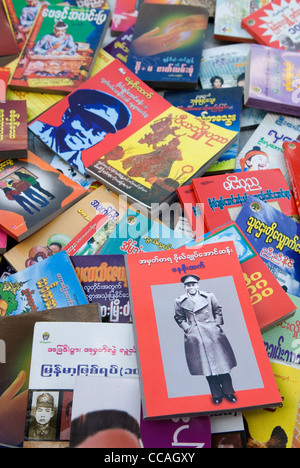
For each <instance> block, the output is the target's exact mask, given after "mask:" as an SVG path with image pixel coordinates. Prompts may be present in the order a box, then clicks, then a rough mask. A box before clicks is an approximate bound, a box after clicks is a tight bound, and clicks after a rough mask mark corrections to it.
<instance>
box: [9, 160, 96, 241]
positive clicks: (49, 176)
mask: <svg viewBox="0 0 300 468" xmlns="http://www.w3.org/2000/svg"><path fill="white" fill-rule="evenodd" d="M0 189H1V210H0V215H1V217H0V226H1V228H2V230H4V231H5V232H6V233H7V234H8V235H9V236H11V237H12V238H13V239H15V240H17V241H18V242H20V241H22V240H24V239H25V238H26V237H28V236H30V235H31V234H33V233H34V232H36V231H38V230H39V229H40V228H42V227H43V226H44V225H45V224H47V223H49V222H50V221H52V220H53V219H54V218H55V217H56V216H58V215H59V214H61V213H63V212H64V211H66V210H67V209H68V208H70V207H71V206H72V205H73V204H74V203H76V202H78V201H79V200H80V199H81V198H82V197H84V196H85V195H86V194H87V191H86V189H84V188H83V187H81V185H79V184H77V183H76V182H72V181H71V180H70V179H69V178H68V177H66V176H64V175H63V174H61V172H59V171H57V170H56V169H54V168H53V167H51V166H50V164H48V163H46V162H45V161H43V160H42V159H41V158H39V157H38V156H36V155H35V154H33V153H32V152H31V151H28V158H27V159H6V160H5V161H3V162H2V163H1V165H0Z"/></svg>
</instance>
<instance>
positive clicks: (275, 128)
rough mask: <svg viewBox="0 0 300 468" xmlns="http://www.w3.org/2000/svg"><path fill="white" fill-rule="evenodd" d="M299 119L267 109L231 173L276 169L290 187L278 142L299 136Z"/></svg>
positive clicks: (295, 139) (291, 140)
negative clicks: (233, 171)
mask: <svg viewBox="0 0 300 468" xmlns="http://www.w3.org/2000/svg"><path fill="white" fill-rule="evenodd" d="M299 135H300V118H297V117H293V116H291V115H282V114H274V113H270V112H268V113H267V114H266V116H265V117H264V118H263V120H262V121H261V123H260V124H259V126H258V127H257V128H256V129H255V130H254V132H253V133H252V134H251V136H250V138H249V139H248V140H247V143H246V144H245V145H244V146H243V148H242V149H241V150H240V152H239V153H238V155H237V157H236V165H235V172H247V173H248V174H250V173H251V171H263V170H267V169H280V170H281V172H282V174H283V175H284V177H285V180H286V181H287V184H288V185H289V187H290V188H291V181H290V178H289V174H288V170H287V167H286V163H285V159H284V155H283V149H282V145H283V143H284V142H285V141H286V142H294V141H297V140H298V139H299Z"/></svg>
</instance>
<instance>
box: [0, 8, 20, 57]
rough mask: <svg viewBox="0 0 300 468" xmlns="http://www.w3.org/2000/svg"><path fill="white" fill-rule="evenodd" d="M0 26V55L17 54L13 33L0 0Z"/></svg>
mask: <svg viewBox="0 0 300 468" xmlns="http://www.w3.org/2000/svg"><path fill="white" fill-rule="evenodd" d="M0 26H1V41H0V57H6V56H8V55H17V54H18V53H19V48H18V46H17V42H16V39H15V36H14V33H13V29H12V26H11V24H10V22H9V19H8V15H7V13H6V10H5V8H4V4H3V2H2V1H1V2H0Z"/></svg>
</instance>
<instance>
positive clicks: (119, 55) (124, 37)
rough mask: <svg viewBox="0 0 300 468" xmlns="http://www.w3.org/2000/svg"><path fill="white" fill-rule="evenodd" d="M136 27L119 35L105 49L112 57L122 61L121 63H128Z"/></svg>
mask: <svg viewBox="0 0 300 468" xmlns="http://www.w3.org/2000/svg"><path fill="white" fill-rule="evenodd" d="M133 30H134V26H131V27H130V28H128V29H126V31H124V32H123V33H121V34H119V35H118V36H117V38H116V39H114V40H113V41H111V42H110V43H109V44H107V46H105V47H103V49H104V50H105V52H107V53H108V54H109V55H111V56H112V57H114V58H116V59H118V60H120V62H123V63H127V58H128V54H129V49H130V44H131V42H132V37H133Z"/></svg>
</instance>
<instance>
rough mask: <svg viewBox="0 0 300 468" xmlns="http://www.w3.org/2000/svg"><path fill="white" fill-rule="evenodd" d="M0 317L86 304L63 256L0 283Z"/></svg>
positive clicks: (56, 256)
mask: <svg viewBox="0 0 300 468" xmlns="http://www.w3.org/2000/svg"><path fill="white" fill-rule="evenodd" d="M0 290H1V301H0V316H1V317H4V316H12V315H19V314H24V313H27V312H37V311H42V310H48V309H56V308H57V307H68V306H74V305H84V304H88V300H87V298H86V296H85V294H84V292H83V289H82V287H81V283H80V281H79V280H78V277H77V275H76V273H75V270H74V267H73V264H72V262H71V261H70V258H69V256H68V254H67V253H66V252H58V253H57V254H55V255H53V256H52V257H50V258H47V259H45V261H43V262H41V263H39V264H37V265H32V266H31V267H29V268H27V269H24V270H22V271H18V272H17V273H13V274H12V275H10V276H9V277H8V278H6V279H4V280H3V281H2V282H1V283H0Z"/></svg>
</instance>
